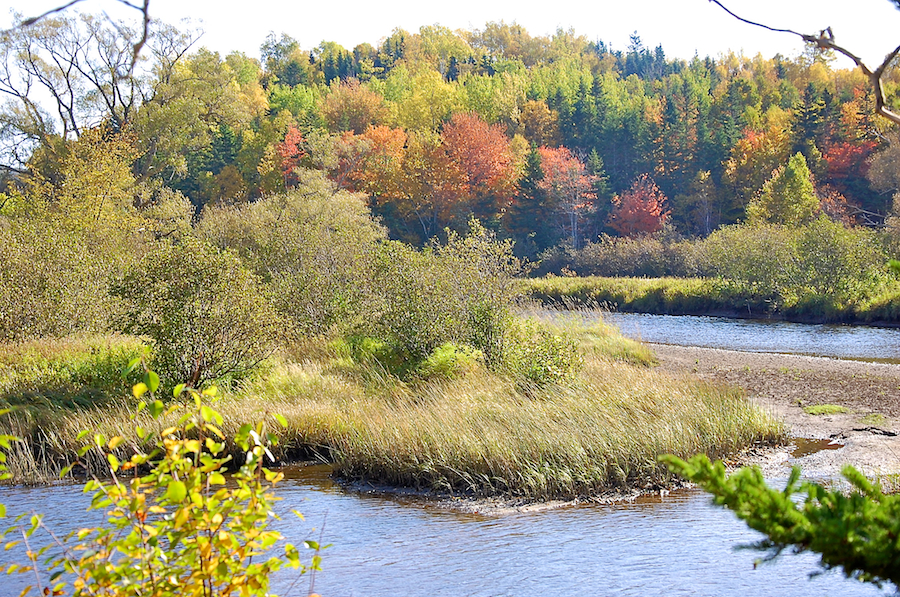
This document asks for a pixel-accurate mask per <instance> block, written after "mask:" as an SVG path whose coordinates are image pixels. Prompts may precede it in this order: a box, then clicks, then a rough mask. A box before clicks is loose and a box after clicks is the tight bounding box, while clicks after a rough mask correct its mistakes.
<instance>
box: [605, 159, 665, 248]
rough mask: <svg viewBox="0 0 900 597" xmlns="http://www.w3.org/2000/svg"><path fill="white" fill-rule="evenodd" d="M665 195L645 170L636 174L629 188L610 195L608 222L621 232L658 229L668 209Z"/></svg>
mask: <svg viewBox="0 0 900 597" xmlns="http://www.w3.org/2000/svg"><path fill="white" fill-rule="evenodd" d="M666 202H667V199H666V196H665V195H664V194H663V192H662V191H661V190H660V189H659V187H658V186H656V183H655V182H653V179H652V178H650V175H648V174H642V175H640V176H639V177H638V178H637V179H635V181H634V182H633V183H632V184H631V188H630V189H628V191H626V192H624V193H622V194H621V195H619V196H617V197H614V198H613V210H612V213H611V214H610V215H609V226H610V227H611V228H612V229H613V230H615V231H616V232H618V233H619V234H621V235H623V236H641V235H644V234H653V233H654V232H657V231H659V230H660V229H661V228H662V227H663V224H665V222H666V219H667V218H668V217H669V214H670V213H671V212H670V211H669V210H667V209H666Z"/></svg>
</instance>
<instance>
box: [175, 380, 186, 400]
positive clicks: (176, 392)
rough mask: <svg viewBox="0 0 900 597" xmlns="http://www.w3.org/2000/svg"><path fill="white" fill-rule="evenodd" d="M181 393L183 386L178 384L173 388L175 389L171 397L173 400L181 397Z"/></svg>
mask: <svg viewBox="0 0 900 597" xmlns="http://www.w3.org/2000/svg"><path fill="white" fill-rule="evenodd" d="M183 391H184V384H183V383H180V384H178V385H177V386H175V388H174V389H173V390H172V396H174V397H175V398H178V397H179V396H181V393H182V392H183Z"/></svg>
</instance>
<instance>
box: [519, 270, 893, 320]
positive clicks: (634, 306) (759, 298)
mask: <svg viewBox="0 0 900 597" xmlns="http://www.w3.org/2000/svg"><path fill="white" fill-rule="evenodd" d="M522 284H523V287H524V292H525V294H526V295H527V296H528V297H530V298H531V299H533V300H536V301H539V302H541V303H543V304H546V305H553V306H558V305H565V306H569V307H579V306H582V307H601V308H605V309H615V310H618V311H626V312H629V311H630V312H638V313H657V314H667V315H706V314H711V313H713V314H714V313H733V314H735V315H739V316H740V315H766V316H770V315H775V316H782V317H785V318H790V319H797V320H800V321H807V320H812V321H845V322H853V321H856V322H897V321H900V283H898V281H897V280H893V279H887V278H883V279H877V280H874V281H873V282H872V283H871V284H870V285H869V286H868V287H867V288H866V289H865V290H864V291H860V292H859V293H858V294H857V295H855V296H854V298H852V299H848V298H846V297H844V298H838V297H835V296H833V295H831V294H829V293H827V292H822V293H808V294H806V295H803V296H783V295H780V294H778V293H777V292H775V291H774V290H771V289H766V290H763V289H759V288H753V287H751V286H749V285H747V284H741V283H738V282H735V281H732V280H725V279H716V278H671V277H666V278H609V277H598V276H590V277H565V276H548V277H545V278H532V279H529V280H524V281H523V282H522Z"/></svg>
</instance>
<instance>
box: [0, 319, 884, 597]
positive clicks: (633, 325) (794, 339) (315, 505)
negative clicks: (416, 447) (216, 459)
mask: <svg viewBox="0 0 900 597" xmlns="http://www.w3.org/2000/svg"><path fill="white" fill-rule="evenodd" d="M603 317H604V318H605V319H606V321H609V322H611V323H614V324H616V325H619V326H621V328H622V329H623V331H624V333H626V335H631V336H634V337H638V338H641V339H643V340H646V341H651V342H663V343H673V344H687V345H694V346H711V347H716V348H737V349H740V350H757V351H775V352H794V353H799V354H817V355H823V356H834V357H843V358H858V359H867V360H869V359H873V360H900V350H898V348H900V331H898V330H884V329H879V328H850V327H847V326H803V325H802V324H782V323H776V324H772V323H764V322H746V321H734V320H731V321H729V320H722V319H720V318H689V319H687V318H667V317H666V316H645V315H644V316H642V315H630V314H628V315H620V314H605V315H604V316H603ZM759 326H762V327H759ZM748 330H749V331H748ZM765 330H769V332H770V333H772V334H774V335H775V336H777V337H778V340H777V341H773V340H772V339H771V338H768V339H767V338H766V337H765V336H766V332H765ZM833 335H835V336H836V338H834V337H832V336H833ZM723 338H726V339H725V340H723ZM851 346H853V347H854V348H852V349H851V348H850V347H851ZM285 470H286V473H287V478H286V480H285V481H284V483H283V485H282V486H281V487H280V489H279V491H278V495H279V496H280V497H282V498H283V500H282V501H281V502H279V506H278V507H279V509H280V510H281V511H282V512H284V513H287V512H289V511H290V510H291V509H297V510H299V511H301V512H303V514H304V515H305V521H299V520H297V519H295V517H293V516H291V515H286V516H284V517H283V519H282V521H280V522H278V524H279V525H280V528H281V530H282V531H283V532H284V533H285V534H286V535H287V536H288V538H289V539H290V540H291V541H293V542H300V541H302V540H304V539H310V538H312V539H315V540H319V539H320V537H321V540H322V542H323V543H330V544H331V547H329V548H328V549H326V550H325V551H324V552H323V554H322V555H323V571H322V572H319V573H317V575H316V576H315V579H314V580H315V585H314V589H315V591H316V592H318V593H321V594H322V595H325V596H331V597H353V596H359V597H362V596H366V597H379V596H385V597H386V596H411V597H412V596H423V597H424V596H428V597H432V596H448V597H450V596H452V597H458V596H484V597H488V596H523V597H527V596H542V597H546V596H557V595H559V596H563V595H565V596H580V595H584V596H591V597H593V596H597V595H612V594H615V595H625V596H630V595H634V596H641V597H644V596H648V595H667V596H672V595H701V596H706V595H708V596H735V597H752V596H793V595H817V596H825V595H834V596H841V597H848V596H856V595H883V594H894V587H893V586H888V587H885V588H883V589H878V588H876V587H874V586H872V585H868V584H863V583H859V582H857V581H854V580H848V579H846V578H844V577H843V576H842V574H841V573H840V572H839V571H830V572H826V573H823V574H819V575H815V576H812V577H811V576H810V575H811V574H813V573H816V572H819V571H820V568H819V567H818V566H817V558H816V557H815V556H814V555H813V554H801V555H793V554H787V555H783V556H782V557H781V558H779V559H778V560H777V561H775V562H774V563H767V564H763V565H760V566H758V567H756V566H754V561H755V560H756V559H758V558H759V557H760V555H761V554H760V553H759V552H756V551H753V550H746V549H743V550H738V549H736V548H737V547H738V546H740V545H746V544H749V543H753V542H754V541H757V540H759V539H760V535H759V534H757V533H755V532H753V531H750V530H748V529H747V528H746V526H745V525H744V524H743V523H742V522H740V521H738V520H737V519H736V518H735V517H734V516H733V515H732V514H731V513H730V512H728V511H726V510H723V509H720V508H715V507H713V506H711V505H710V503H709V498H708V497H707V496H706V495H705V494H703V493H702V492H698V491H678V492H673V493H671V494H669V495H667V496H665V497H648V498H642V499H639V500H637V501H635V502H633V503H621V504H612V505H597V504H579V505H575V506H568V507H564V508H558V509H553V510H544V511H532V512H520V513H514V514H506V515H502V516H489V515H478V514H464V513H460V512H454V511H448V510H446V509H444V508H441V507H440V506H439V505H437V504H434V503H431V502H427V501H423V500H421V499H416V498H410V497H396V496H385V495H363V494H358V493H349V492H345V491H343V490H342V489H341V488H340V487H339V486H338V485H336V484H335V483H334V482H333V481H332V480H331V478H330V476H329V469H328V467H325V466H316V467H288V468H286V469H285ZM775 482H777V481H775ZM0 503H5V504H7V506H8V507H9V510H10V513H11V514H13V513H17V512H20V511H24V510H27V509H30V508H35V509H36V510H38V511H40V512H44V513H45V514H46V521H47V523H48V525H49V526H51V528H54V529H56V530H58V531H65V530H69V529H71V528H73V525H76V524H77V525H84V524H90V523H91V522H92V521H96V520H97V519H98V517H97V516H96V514H91V513H87V514H81V513H82V512H84V510H85V508H86V506H87V499H86V498H85V497H84V496H83V495H81V493H80V491H79V490H78V488H76V487H72V486H57V487H36V488H27V487H0ZM76 513H77V514H76ZM20 555H21V554H19V556H20ZM14 557H17V556H16V553H15V552H0V561H4V560H5V561H9V560H10V558H14ZM21 580H23V579H19V578H16V577H7V578H4V579H0V597H6V596H7V595H10V596H12V595H17V594H18V592H19V590H20V588H21V586H22V585H24V584H26V583H27V581H26V583H21V582H20V581H21ZM294 582H296V583H297V584H296V586H295V587H294V588H293V589H292V590H288V589H289V587H291V585H292V584H293V583H294ZM274 583H275V585H276V587H275V589H276V592H278V593H280V594H291V595H305V594H306V591H307V590H308V589H309V578H307V577H302V578H300V579H299V580H298V579H296V578H295V577H294V576H293V575H292V573H290V572H288V573H287V574H285V573H281V574H280V575H279V576H278V577H277V578H275V579H274Z"/></svg>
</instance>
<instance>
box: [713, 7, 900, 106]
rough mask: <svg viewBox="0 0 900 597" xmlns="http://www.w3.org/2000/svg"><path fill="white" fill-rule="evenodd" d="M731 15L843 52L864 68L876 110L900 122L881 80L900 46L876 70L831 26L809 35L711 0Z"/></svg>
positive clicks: (764, 27) (899, 52)
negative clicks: (841, 43)
mask: <svg viewBox="0 0 900 597" xmlns="http://www.w3.org/2000/svg"><path fill="white" fill-rule="evenodd" d="M709 1H710V2H712V3H713V4H715V5H716V6H718V7H719V8H721V9H722V10H724V11H725V12H727V13H728V14H729V15H731V16H732V17H734V18H735V19H737V20H738V21H740V22H742V23H747V24H748V25H753V26H755V27H760V28H762V29H765V30H767V31H774V32H775V33H789V34H791V35H796V36H797V37H799V38H800V39H802V40H803V41H804V42H806V43H808V44H815V45H816V46H818V47H819V48H821V49H823V50H834V51H835V52H837V53H839V54H842V55H844V56H846V57H847V58H849V59H850V60H852V61H853V63H854V64H855V65H856V66H858V67H859V68H860V70H862V72H863V74H864V75H865V76H866V78H867V79H868V80H869V85H871V87H872V91H873V92H874V94H875V112H876V113H877V114H880V115H881V116H883V117H884V118H887V119H888V120H890V121H891V122H893V123H896V124H900V114H897V113H896V112H893V111H891V110H890V109H889V108H888V107H887V103H886V102H885V99H884V85H883V83H882V81H881V77H882V75H883V74H884V71H885V70H886V69H887V68H888V66H890V64H891V62H893V61H894V59H895V58H897V55H898V54H900V46H897V47H896V48H894V51H893V52H891V53H890V54H888V55H887V56H885V58H884V61H883V62H882V63H881V66H879V67H878V68H876V69H875V70H874V71H873V70H872V69H870V68H869V67H868V66H867V65H866V64H865V63H864V62H863V60H862V58H860V57H859V56H857V55H856V54H854V53H853V52H851V51H850V50H848V49H847V48H844V47H843V46H839V45H838V44H836V43H835V42H834V34H833V33H832V31H831V27H827V28H825V29H823V30H822V31H820V32H819V34H818V35H809V34H806V33H800V32H799V31H794V30H793V29H778V28H775V27H769V26H768V25H764V24H762V23H757V22H755V21H751V20H749V19H745V18H743V17H741V16H738V15H736V14H735V13H734V12H732V11H731V10H729V9H728V8H727V7H726V6H725V5H724V4H722V3H721V2H720V1H719V0H709ZM892 1H893V2H894V3H895V4H898V7H900V2H898V0H892Z"/></svg>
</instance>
